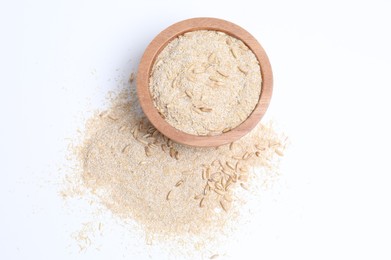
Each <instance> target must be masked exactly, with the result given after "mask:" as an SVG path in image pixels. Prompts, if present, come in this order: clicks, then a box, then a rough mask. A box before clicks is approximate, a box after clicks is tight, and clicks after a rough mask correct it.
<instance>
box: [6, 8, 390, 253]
mask: <svg viewBox="0 0 391 260" xmlns="http://www.w3.org/2000/svg"><path fill="white" fill-rule="evenodd" d="M254 2H257V3H258V5H257V6H254V5H253V3H252V2H250V1H245V0H241V1H203V0H197V1H105V2H97V1H21V3H20V4H17V3H14V2H12V3H11V2H10V1H9V3H2V4H1V8H0V9H1V11H0V14H1V15H0V22H1V23H0V24H1V25H0V26H1V32H2V40H1V41H2V43H1V50H0V54H1V59H0V60H1V61H0V64H1V71H2V77H1V79H0V83H1V93H2V94H1V96H0V108H1V109H0V116H1V117H0V118H1V120H2V123H1V128H0V129H1V130H0V158H1V165H0V173H1V180H0V208H1V213H0V220H1V221H0V245H1V250H0V258H1V259H108V258H111V259H122V258H126V259H141V258H153V259H164V258H169V257H170V256H169V255H167V254H165V253H164V250H163V251H162V252H163V253H161V252H160V251H159V250H152V251H151V250H149V249H148V248H147V249H144V247H145V246H143V244H144V241H143V240H142V239H140V238H138V237H132V235H131V232H130V231H124V228H123V227H121V226H118V225H115V224H112V225H111V226H110V225H109V226H110V228H109V229H108V230H105V234H104V236H103V237H99V238H97V242H96V245H94V246H92V247H91V248H90V249H88V250H87V251H86V252H82V253H79V252H78V248H77V245H76V244H75V242H74V241H73V239H72V238H71V234H72V232H75V231H76V230H77V229H79V228H80V225H81V223H82V222H88V221H90V219H89V215H88V212H85V213H84V212H83V210H86V211H87V209H88V205H82V203H81V205H80V208H81V209H82V210H80V211H77V210H73V211H72V210H70V208H72V207H69V206H67V205H65V203H64V202H63V200H62V199H61V198H60V197H59V196H58V189H59V183H60V182H61V174H60V173H59V172H58V170H57V168H58V167H59V165H61V164H62V163H63V162H64V154H65V151H66V145H67V141H66V140H64V138H66V137H71V136H73V135H74V134H75V132H76V129H77V127H80V126H81V125H82V122H83V120H82V117H81V116H80V115H81V114H83V115H84V116H87V115H88V113H87V112H86V110H88V109H93V108H98V107H101V105H102V100H104V96H105V95H106V93H107V92H108V91H110V90H112V89H113V87H114V86H115V84H114V82H115V79H116V78H118V77H119V76H120V75H121V73H122V72H125V73H126V72H129V71H130V70H132V68H136V66H137V63H138V61H139V59H140V56H141V55H142V52H143V50H144V48H145V47H146V45H147V44H148V42H149V41H150V40H152V38H153V37H154V36H155V35H156V34H157V33H158V32H159V31H161V30H162V29H164V28H165V27H167V26H169V25H170V24H172V23H174V22H176V21H179V20H182V19H186V18H190V17H198V16H211V17H218V18H223V19H227V20H230V21H232V22H234V23H237V24H239V25H241V26H242V27H244V28H246V29H247V30H248V31H249V32H250V33H252V34H253V35H254V36H255V37H256V38H257V39H258V40H259V41H260V42H261V44H262V45H263V47H264V48H265V49H266V51H267V53H268V55H269V58H270V60H271V63H272V66H273V71H274V76H275V85H274V86H275V91H274V96H273V99H272V104H271V107H270V110H269V111H268V113H267V118H273V119H275V120H276V121H277V122H278V123H279V125H280V126H281V129H283V130H284V131H285V132H286V133H287V134H288V135H289V136H290V138H291V142H292V145H291V147H290V148H289V150H288V152H287V155H286V157H285V158H284V159H283V165H282V173H283V177H282V179H281V183H280V185H278V187H275V188H274V189H272V190H271V191H269V192H266V193H265V198H264V199H263V202H262V203H261V213H260V214H259V215H257V217H256V218H254V221H253V223H251V225H250V226H249V227H247V229H248V231H244V232H247V233H246V234H247V235H246V237H247V239H246V240H241V241H240V243H239V244H236V245H235V246H232V248H230V249H229V250H228V251H227V252H222V253H227V254H228V255H229V256H230V257H231V258H232V259H239V258H240V259H243V256H245V257H246V258H247V259H357V258H360V259H390V258H391V251H390V242H391V237H390V234H391V223H390V220H391V208H390V207H391V188H390V180H391V179H390V175H391V167H390V162H389V161H390V159H389V156H390V147H391V139H390V133H391V127H390V115H389V113H390V112H391V105H390V104H391V102H390V88H391V77H390V69H391V51H390V46H391V39H390V24H391V16H390V10H391V6H390V4H389V1H380V0H375V1H300V0H299V1H267V2H266V1H254ZM129 59H131V60H130V61H129ZM106 217H107V218H106V220H105V221H106V222H109V220H108V219H110V216H109V214H107V216H106ZM95 247H99V250H96V249H95ZM205 255H206V256H210V255H212V254H209V252H206V253H205Z"/></svg>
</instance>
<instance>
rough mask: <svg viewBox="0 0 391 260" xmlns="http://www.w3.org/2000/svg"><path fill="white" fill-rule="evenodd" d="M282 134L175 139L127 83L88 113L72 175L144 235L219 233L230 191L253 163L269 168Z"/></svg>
mask: <svg viewBox="0 0 391 260" xmlns="http://www.w3.org/2000/svg"><path fill="white" fill-rule="evenodd" d="M282 140H283V139H282V138H281V137H280V136H279V135H278V134H277V133H276V132H275V131H274V130H273V129H272V128H271V127H270V126H265V125H261V124H259V125H258V126H257V127H256V128H255V129H254V130H253V131H252V132H250V133H249V134H248V135H246V136H245V137H243V138H242V139H240V140H238V141H236V142H235V143H231V144H228V145H223V146H220V147H218V148H214V147H213V148H195V147H188V146H183V145H180V144H177V143H175V142H173V141H171V140H170V139H168V138H167V137H165V136H163V135H161V134H160V133H159V132H158V131H157V130H156V129H155V128H154V127H153V126H152V125H151V124H150V123H149V122H148V120H147V119H146V118H145V116H144V115H143V113H142V112H141V109H140V106H139V104H138V100H137V97H136V93H135V86H134V83H133V84H132V87H131V88H130V89H127V90H124V91H122V92H121V93H120V94H118V95H117V96H116V97H115V98H113V100H112V104H111V106H110V108H109V109H107V110H106V111H103V112H100V113H98V112H97V113H96V114H95V115H94V116H92V117H91V118H90V119H89V120H88V122H87V124H86V130H85V136H84V139H83V141H82V143H80V144H79V146H77V147H76V148H75V152H76V156H77V158H78V160H79V168H80V169H79V170H80V171H79V172H78V173H76V175H75V176H73V177H74V182H75V183H76V184H77V185H82V186H83V187H85V188H86V189H87V190H88V191H89V192H91V193H92V194H93V195H94V196H96V197H97V198H98V199H99V201H100V202H101V203H102V204H103V205H105V206H106V207H107V208H108V209H109V210H110V211H111V212H112V213H113V214H114V215H116V216H118V217H120V218H122V219H132V220H135V221H136V222H137V223H139V224H140V225H141V226H142V227H143V228H144V230H145V231H146V232H147V234H153V235H154V236H160V237H165V238H167V237H171V236H175V237H177V236H181V235H189V234H190V235H194V236H202V235H203V234H210V233H211V232H214V233H216V234H218V233H220V232H221V230H222V229H223V228H224V226H225V225H226V224H227V223H228V222H229V221H230V220H234V219H235V217H236V216H237V215H238V214H239V212H240V207H235V206H234V205H235V201H236V200H237V199H238V198H237V195H236V193H235V190H236V189H242V187H243V186H244V187H247V186H246V185H247V184H248V182H249V181H250V180H251V175H252V174H253V169H254V167H263V168H267V169H270V171H271V172H273V171H274V169H273V164H272V162H273V160H274V159H275V158H277V159H278V157H279V154H282V152H283V150H284V141H282ZM146 151H148V152H146ZM256 153H258V155H259V156H255V154H256ZM250 155H254V156H250ZM246 183H247V184H246ZM241 186H242V187H241ZM246 192H247V191H246Z"/></svg>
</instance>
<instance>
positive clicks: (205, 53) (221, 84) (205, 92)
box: [149, 30, 262, 135]
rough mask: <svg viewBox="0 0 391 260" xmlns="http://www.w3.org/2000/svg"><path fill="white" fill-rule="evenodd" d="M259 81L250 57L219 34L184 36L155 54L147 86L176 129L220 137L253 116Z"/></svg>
mask: <svg viewBox="0 0 391 260" xmlns="http://www.w3.org/2000/svg"><path fill="white" fill-rule="evenodd" d="M261 85H262V77H261V71H260V66H259V62H258V60H257V58H256V57H255V55H254V53H253V52H252V51H251V50H250V49H249V48H248V47H247V46H246V45H245V44H244V43H243V42H242V41H240V40H239V39H236V38H234V37H232V36H229V35H227V34H225V33H223V32H218V31H206V30H200V31H193V32H187V33H185V34H184V35H181V36H179V37H177V38H175V39H174V40H172V41H171V42H170V43H169V44H168V45H167V46H166V47H165V48H164V49H163V50H162V52H161V53H160V54H159V55H158V57H157V59H156V62H155V64H154V66H153V68H152V72H151V76H150V82H149V88H150V92H151V94H152V98H153V101H154V105H155V107H156V108H157V109H158V111H159V113H160V114H161V115H162V117H163V118H164V119H165V120H166V121H167V122H168V123H169V124H170V125H172V126H174V127H175V128H177V129H179V130H181V131H184V132H186V133H189V134H194V135H218V134H221V133H225V132H228V131H229V130H231V129H232V128H235V127H236V126H238V125H240V124H241V123H242V122H243V121H244V120H245V119H247V117H248V116H249V115H250V114H251V113H252V111H253V110H254V108H255V106H256V104H257V103H258V100H259V96H260V93H261Z"/></svg>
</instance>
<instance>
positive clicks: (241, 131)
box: [137, 18, 273, 147]
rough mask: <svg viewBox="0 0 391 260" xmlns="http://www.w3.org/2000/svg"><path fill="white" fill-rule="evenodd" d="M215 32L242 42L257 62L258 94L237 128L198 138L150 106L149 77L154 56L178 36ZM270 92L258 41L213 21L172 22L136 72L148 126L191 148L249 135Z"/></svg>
mask: <svg viewBox="0 0 391 260" xmlns="http://www.w3.org/2000/svg"><path fill="white" fill-rule="evenodd" d="M197 30H214V31H221V32H224V33H226V34H228V35H230V36H233V37H235V38H237V39H240V40H241V41H242V42H243V43H245V44H246V45H247V46H248V47H249V48H250V49H251V50H252V51H253V53H254V54H255V56H256V58H257V59H258V61H259V65H260V68H261V75H262V89H261V95H260V98H259V101H258V104H257V105H256V107H255V109H254V110H253V112H252V113H251V114H250V116H249V117H248V118H247V119H246V120H245V121H243V122H242V123H241V124H240V125H239V126H237V127H235V128H233V129H231V130H230V131H229V132H226V133H222V134H220V135H215V136H197V135H192V134H188V133H185V132H182V131H180V130H178V129H176V128H174V127H173V126H171V125H170V124H169V123H167V122H166V121H165V120H164V119H163V118H162V117H161V115H160V114H159V113H158V110H157V109H156V107H155V106H154V104H153V100H152V96H151V93H150V90H149V77H150V75H151V70H152V67H153V65H154V63H155V59H156V57H157V56H158V55H159V53H160V52H161V51H162V50H163V49H164V47H166V45H167V44H168V43H169V42H170V41H171V40H173V39H175V38H176V37H177V36H179V35H182V34H184V33H186V32H189V31H197ZM272 90H273V73H272V69H271V66H270V62H269V59H268V57H267V55H266V53H265V51H264V50H263V48H262V46H261V45H260V44H259V43H258V41H257V40H256V39H255V38H254V37H253V36H252V35H251V34H250V33H248V32H247V31H246V30H244V29H243V28H241V27H239V26H238V25H236V24H233V23H231V22H228V21H225V20H221V19H216V18H192V19H188V20H184V21H181V22H178V23H175V24H173V25H171V26H170V27H168V28H167V29H165V30H164V31H162V32H160V33H159V34H158V35H157V36H156V37H155V38H154V39H153V40H152V42H151V43H150V44H149V45H148V47H147V49H146V50H145V52H144V55H143V57H142V58H141V62H140V64H139V69H138V72H137V94H138V98H139V101H140V105H141V107H142V109H143V111H144V113H145V115H146V116H147V118H148V119H149V120H150V121H151V123H152V124H153V125H154V126H155V127H156V129H158V130H159V131H160V132H161V133H162V134H164V135H165V136H167V137H168V138H170V139H172V140H173V141H175V142H178V143H181V144H185V145H190V146H200V147H207V146H219V145H223V144H227V143H230V142H233V141H235V140H238V139H239V138H241V137H242V136H244V135H245V134H247V133H248V132H250V131H251V130H252V129H253V128H254V127H255V126H256V125H257V124H258V122H259V121H260V120H261V118H262V117H263V115H264V114H265V112H266V110H267V107H268V106H269V103H270V99H271V96H272Z"/></svg>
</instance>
